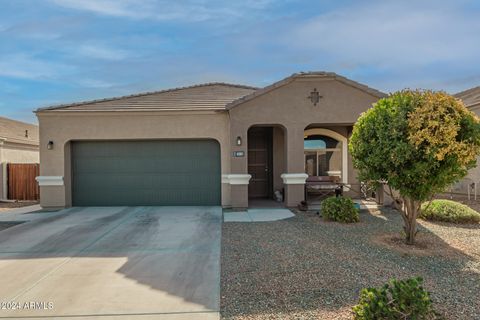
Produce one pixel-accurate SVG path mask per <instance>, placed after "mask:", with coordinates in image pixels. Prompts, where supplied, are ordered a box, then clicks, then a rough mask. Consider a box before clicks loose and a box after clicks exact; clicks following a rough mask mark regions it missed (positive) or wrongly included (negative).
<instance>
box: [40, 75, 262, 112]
mask: <svg viewBox="0 0 480 320" xmlns="http://www.w3.org/2000/svg"><path fill="white" fill-rule="evenodd" d="M215 85H221V86H227V87H234V88H242V89H252V90H258V89H259V88H258V87H253V86H248V85H242V84H234V83H228V82H205V83H198V84H193V85H189V86H182V87H175V88H170V89H164V90H156V91H146V92H141V93H134V94H130V95H123V96H117V97H110V98H102V99H93V100H85V101H79V102H73V103H62V104H57V105H52V106H48V107H43V108H37V110H35V111H34V112H35V113H36V112H39V111H44V110H56V109H63V108H68V107H73V106H81V105H85V104H91V103H97V102H106V101H115V100H120V99H126V98H136V97H143V96H148V95H152V94H159V93H167V92H174V91H180V90H185V89H192V88H199V87H207V86H215Z"/></svg>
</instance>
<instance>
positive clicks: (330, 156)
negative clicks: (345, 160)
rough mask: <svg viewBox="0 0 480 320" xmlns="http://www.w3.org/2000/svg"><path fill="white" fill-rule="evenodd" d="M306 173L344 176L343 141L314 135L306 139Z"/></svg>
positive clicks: (310, 174)
mask: <svg viewBox="0 0 480 320" xmlns="http://www.w3.org/2000/svg"><path fill="white" fill-rule="evenodd" d="M303 148H304V156H305V173H306V174H308V175H309V176H339V177H341V176H342V142H340V141H337V140H336V139H333V138H330V137H327V136H323V135H312V136H308V137H306V138H305V139H304V145H303Z"/></svg>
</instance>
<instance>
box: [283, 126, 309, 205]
mask: <svg viewBox="0 0 480 320" xmlns="http://www.w3.org/2000/svg"><path fill="white" fill-rule="evenodd" d="M303 137H304V126H303V125H299V126H289V127H288V128H287V134H286V141H285V147H286V148H285V150H286V164H287V165H286V168H287V170H286V172H285V173H284V174H282V179H283V184H284V186H285V205H286V206H287V207H296V206H297V205H298V204H299V203H300V202H301V201H303V200H304V199H305V198H304V196H305V195H304V189H305V180H306V179H307V174H305V168H304V155H303Z"/></svg>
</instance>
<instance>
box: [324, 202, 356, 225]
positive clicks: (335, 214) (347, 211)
mask: <svg viewBox="0 0 480 320" xmlns="http://www.w3.org/2000/svg"><path fill="white" fill-rule="evenodd" d="M322 216H323V218H324V219H325V220H331V221H338V222H345V223H351V222H358V221H360V217H359V215H358V210H357V208H355V205H354V203H353V201H352V199H350V198H346V197H338V198H336V197H330V198H327V199H325V200H324V201H323V202H322Z"/></svg>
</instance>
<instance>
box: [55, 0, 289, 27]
mask: <svg viewBox="0 0 480 320" xmlns="http://www.w3.org/2000/svg"><path fill="white" fill-rule="evenodd" d="M50 1H51V2H52V3H54V4H56V5H58V6H62V7H65V8H70V9H75V10H81V11H87V12H92V13H95V14H100V15H108V16H114V17H127V18H133V19H153V20H160V21H185V22H199V21H207V20H228V19H231V18H232V17H237V18H240V17H244V16H248V15H249V14H252V10H261V9H264V8H266V7H268V6H269V5H271V4H272V3H274V2H275V1H274V0H258V1H254V0H245V1H239V2H236V1H223V0H211V1H198V0H185V1H183V0H182V1H169V0H50ZM278 1H279V0H277V2H278ZM283 1H287V0H282V2H283Z"/></svg>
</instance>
